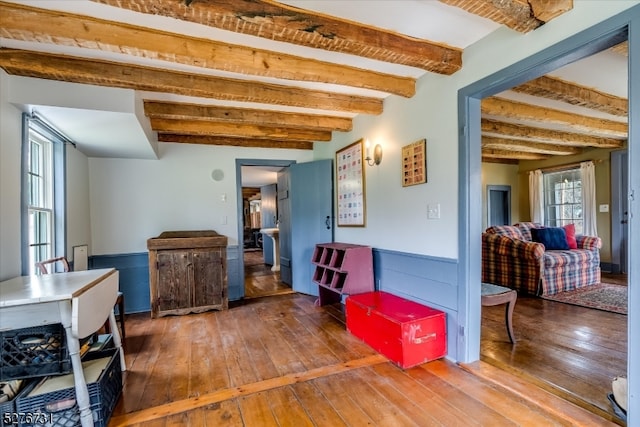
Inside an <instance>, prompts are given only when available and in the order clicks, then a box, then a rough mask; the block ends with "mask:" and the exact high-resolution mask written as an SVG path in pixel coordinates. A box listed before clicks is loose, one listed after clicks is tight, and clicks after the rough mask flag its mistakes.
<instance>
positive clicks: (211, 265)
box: [193, 249, 224, 307]
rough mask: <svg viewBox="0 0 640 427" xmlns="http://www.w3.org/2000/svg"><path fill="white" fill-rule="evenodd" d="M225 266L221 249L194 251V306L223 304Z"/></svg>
mask: <svg viewBox="0 0 640 427" xmlns="http://www.w3.org/2000/svg"><path fill="white" fill-rule="evenodd" d="M223 267H224V266H223V262H222V256H221V251H220V250H219V249H213V250H212V249H201V250H194V251H193V307H207V306H221V305H222V295H223V292H224V269H223Z"/></svg>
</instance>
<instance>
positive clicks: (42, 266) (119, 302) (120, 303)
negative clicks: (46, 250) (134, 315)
mask: <svg viewBox="0 0 640 427" xmlns="http://www.w3.org/2000/svg"><path fill="white" fill-rule="evenodd" d="M57 262H60V263H62V267H63V271H65V272H67V271H69V261H67V258H66V257H64V256H59V257H56V258H50V259H46V260H44V261H40V262H36V268H37V269H38V271H39V272H40V274H49V269H48V268H47V266H48V265H50V264H55V263H57ZM52 272H53V273H55V271H54V270H52ZM116 306H117V307H118V321H119V322H120V330H121V331H122V334H121V335H122V337H121V338H122V339H123V340H124V337H125V332H124V294H123V293H122V292H120V291H118V297H117V298H116ZM104 327H105V330H106V331H107V332H110V331H111V328H110V327H109V320H108V319H107V321H106V322H105V324H104Z"/></svg>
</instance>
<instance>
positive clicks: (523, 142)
mask: <svg viewBox="0 0 640 427" xmlns="http://www.w3.org/2000/svg"><path fill="white" fill-rule="evenodd" d="M625 40H626V30H620V31H619V32H618V33H616V34H613V35H612V36H611V37H610V39H608V40H604V39H603V40H599V45H600V46H602V47H601V48H600V49H603V48H604V50H600V51H596V50H595V49H593V48H591V49H589V48H588V47H585V48H583V49H582V50H583V51H585V52H586V51H588V50H591V52H589V54H588V55H584V56H583V57H582V59H580V60H576V58H577V56H578V55H577V54H575V52H574V55H573V57H572V58H571V59H569V58H567V59H566V60H564V61H562V60H556V61H555V64H556V67H555V68H552V65H551V62H553V61H549V63H548V64H545V65H544V66H539V65H538V66H537V67H531V68H530V69H528V71H527V72H528V75H530V80H529V81H525V82H524V83H522V82H518V81H517V80H518V79H520V77H517V78H516V77H514V76H512V75H510V76H505V78H504V79H503V80H504V81H507V80H509V79H511V80H510V81H512V83H511V84H512V85H513V84H514V83H516V86H515V87H513V88H508V87H505V88H502V87H500V85H495V84H494V85H493V86H491V84H489V87H490V88H488V87H487V86H485V87H484V88H479V92H477V94H480V93H482V95H481V96H479V97H478V98H477V99H478V101H479V106H480V108H478V110H479V111H477V112H473V113H470V117H472V119H471V120H476V119H477V120H478V121H479V122H480V123H479V124H480V126H478V128H476V129H474V130H472V131H471V134H472V135H473V136H472V137H471V138H470V140H471V141H476V140H477V141H481V146H480V147H479V148H480V149H479V150H478V153H482V158H481V159H476V160H480V161H481V165H480V163H479V166H480V169H481V171H482V175H483V184H484V185H485V186H486V188H487V196H486V199H485V200H484V206H483V207H484V209H483V210H482V211H478V213H473V214H471V215H481V214H480V212H482V213H483V214H482V215H483V218H482V221H477V223H478V224H483V226H485V227H487V226H489V225H500V224H501V223H516V222H527V221H530V220H531V218H530V213H529V197H528V193H529V187H528V186H527V182H528V172H529V171H531V170H534V169H543V170H544V169H545V168H546V169H548V170H552V169H554V168H555V169H559V168H566V167H568V165H572V164H576V163H577V164H579V162H582V161H587V160H592V161H593V162H594V163H596V164H597V167H598V168H600V171H601V173H600V176H602V177H603V178H602V179H601V181H603V182H597V183H596V189H597V191H600V193H599V194H596V198H597V200H598V203H600V204H601V206H605V207H604V208H602V207H600V209H599V210H598V215H599V217H598V218H599V219H602V221H601V222H600V223H599V224H598V236H599V237H601V239H603V240H604V239H606V240H605V242H606V247H604V248H602V249H601V250H600V256H601V257H602V256H603V255H605V256H606V257H607V258H610V257H609V251H610V250H611V248H610V246H611V245H610V238H609V237H610V234H611V232H612V231H613V232H614V233H615V230H616V224H617V223H619V222H620V218H617V217H614V216H613V215H609V213H608V212H609V204H611V205H613V206H618V205H621V204H620V203H619V200H618V197H620V195H623V194H624V190H621V191H619V192H617V194H609V189H610V182H609V176H618V175H619V174H620V172H619V171H618V170H617V169H616V166H615V162H614V161H613V160H612V159H616V156H619V155H620V153H621V152H623V151H624V150H626V148H627V140H626V138H621V142H620V144H619V145H618V146H615V147H612V146H607V145H604V144H602V146H599V145H597V144H593V145H587V144H584V146H575V147H570V146H569V144H568V143H567V141H564V145H562V144H560V143H556V144H552V145H553V146H550V145H549V141H548V140H544V139H542V138H541V139H540V140H532V138H529V136H530V135H531V134H535V133H536V132H538V131H539V133H540V134H544V136H545V137H547V138H548V137H549V135H554V136H558V137H562V136H563V135H571V134H570V132H572V130H571V129H570V128H569V129H565V128H562V127H561V126H559V125H558V123H552V121H551V120H547V121H546V122H542V121H535V120H534V119H533V118H528V122H526V121H518V120H517V118H516V117H515V114H514V117H510V118H508V119H504V118H503V117H500V116H498V115H496V114H494V115H490V114H487V111H489V110H490V108H489V107H490V105H491V104H490V103H491V102H494V103H496V102H511V103H514V105H520V104H516V103H517V102H524V100H526V101H527V102H529V103H532V104H534V103H535V102H539V108H541V109H546V114H547V117H551V116H552V114H553V113H554V112H555V111H561V110H563V109H567V107H566V105H567V104H571V102H569V101H567V100H566V99H561V98H560V97H559V96H555V97H553V96H552V95H553V94H550V95H549V94H547V99H545V100H538V99H537V98H534V97H533V95H531V93H530V92H531V91H527V90H526V88H527V87H529V86H531V85H532V84H531V82H532V81H535V82H534V85H535V84H536V83H539V82H540V79H539V78H538V77H539V76H540V74H543V73H547V74H544V79H546V80H547V81H553V82H555V84H556V85H563V86H570V87H575V88H582V87H596V86H598V85H596V82H597V80H595V79H593V78H591V77H592V76H593V73H591V71H592V70H591V69H592V65H591V64H593V63H594V62H595V61H604V60H607V61H609V62H608V67H607V70H608V74H607V78H606V79H605V80H604V82H603V84H602V85H600V86H598V88H599V90H600V91H601V92H603V93H606V94H608V95H602V97H601V98H602V99H599V101H600V103H603V104H604V103H605V102H604V101H603V100H605V99H609V98H616V99H625V98H627V97H628V94H627V81H628V76H627V69H628V64H627V61H628V59H627V57H628V54H627V44H626V42H625ZM558 66H560V67H558ZM617 70H619V73H617V74H614V73H616V72H617ZM507 72H510V71H505V73H507ZM519 75H520V76H522V75H525V73H520V74H519ZM614 76H615V77H614ZM590 79H591V80H590ZM523 80H526V79H523ZM605 83H606V84H605ZM481 84H482V82H479V83H478V87H479V86H480V85H481ZM527 85H529V86H527ZM504 86H507V84H506V83H505V84H504ZM617 89H619V90H617ZM548 92H551V91H548ZM537 94H539V93H537ZM549 97H551V98H552V99H551V98H549ZM503 100H507V101H503ZM485 101H487V105H485ZM596 104H598V103H596V102H594V103H593V105H588V106H582V108H583V109H584V111H583V114H584V115H585V116H588V117H595V118H598V119H601V120H603V121H604V120H608V121H611V122H616V123H620V124H621V125H623V126H624V127H625V128H626V125H627V121H628V114H616V115H614V114H613V113H607V112H603V111H602V110H604V107H601V108H600V111H588V108H587V107H591V109H592V110H596V109H597V108H596V107H597V105H596ZM623 104H625V105H626V102H623ZM594 105H596V106H595V107H594ZM610 110H611V108H610ZM475 114H478V116H475ZM559 114H560V113H558V115H559ZM522 115H523V116H524V114H522ZM559 121H560V120H556V122H559ZM503 122H504V123H503ZM501 127H502V128H508V129H512V128H513V129H515V130H514V133H513V135H511V136H510V137H509V138H505V137H504V136H501V135H498V136H497V135H495V132H496V129H499V128H501ZM516 132H519V133H516ZM603 132H604V131H603ZM627 132H628V131H627ZM525 133H526V137H525ZM594 136H595V137H598V138H601V139H602V141H605V140H607V138H611V136H610V135H606V134H602V135H598V133H597V132H595V131H592V132H591V134H589V135H588V136H586V137H584V138H583V139H584V141H586V140H587V139H588V138H593V137H594ZM548 139H549V138H548ZM599 141H600V140H598V141H597V142H599ZM498 142H499V143H501V144H503V146H504V147H507V148H503V149H497V148H496V147H495V145H496V144H497V143H498ZM567 148H570V149H571V150H573V151H572V152H570V153H569V154H564V155H559V154H558V153H554V152H552V151H551V149H553V150H560V149H562V150H566V149H567ZM541 149H544V150H547V152H540V153H538V151H541ZM471 152H473V151H471ZM625 162H626V160H618V163H619V164H620V165H622V164H623V163H625ZM499 164H500V165H501V166H497V165H499ZM496 171H497V172H496ZM507 173H509V174H510V175H509V177H507V178H505V176H506V175H507ZM605 178H606V179H605ZM622 180H624V179H622ZM506 185H512V186H515V188H514V189H515V190H516V191H515V194H516V196H515V197H516V199H515V200H514V201H513V203H511V206H510V209H511V212H508V214H510V216H511V218H510V219H509V220H505V218H504V216H505V215H503V214H504V213H505V212H504V211H503V209H502V208H505V207H506V206H508V204H507V203H504V202H503V198H502V195H504V194H502V195H499V196H498V197H496V199H497V201H496V203H495V204H496V206H495V207H497V208H498V209H497V212H499V214H500V215H497V216H496V218H492V214H493V213H494V212H495V211H496V209H490V207H491V206H490V204H491V203H493V202H494V201H493V200H492V198H493V194H492V193H491V191H492V190H495V189H500V188H503V189H504V188H505V186H506ZM612 193H614V192H613V191H612ZM512 194H513V192H512ZM545 194H546V193H545ZM619 211H620V212H621V213H622V214H624V213H625V212H626V209H625V208H624V207H621V208H620V209H619ZM605 213H606V215H604V214H605ZM485 215H486V216H485ZM494 223H496V224H494ZM547 225H548V224H547ZM483 230H484V228H483ZM478 231H480V230H478ZM477 234H478V233H477V232H475V233H473V232H472V233H471V236H474V235H475V236H477ZM619 234H621V233H619ZM474 238H475V237H474ZM619 240H620V241H623V239H619ZM623 250H624V249H623ZM483 252H484V248H483V251H481V252H479V253H475V254H472V256H473V257H481V256H482V253H483ZM607 261H608V259H607ZM612 261H613V259H612ZM480 264H481V265H482V261H481V262H480ZM600 265H602V266H603V277H602V281H603V282H605V281H606V282H612V281H614V280H616V279H620V280H616V282H619V283H618V284H625V285H626V282H627V279H626V276H620V275H613V274H611V273H610V272H608V271H607V269H606V268H604V267H606V263H601V264H600ZM614 276H615V277H614ZM504 310H505V306H504V305H503V306H496V307H482V308H481V313H482V315H481V319H482V322H481V323H482V326H481V339H480V359H481V360H482V361H484V362H487V363H490V364H493V365H495V366H498V367H500V368H502V369H504V370H507V371H509V372H513V373H517V374H518V375H520V376H521V377H523V378H524V379H526V380H527V381H530V382H533V383H534V384H537V385H539V386H540V387H542V388H544V389H546V390H548V391H550V392H552V393H554V394H557V395H559V396H561V397H563V398H564V399H566V400H568V401H571V402H573V403H575V404H577V405H578V406H581V407H583V408H585V409H588V410H590V411H592V412H594V413H596V414H598V415H600V416H602V417H603V418H605V419H608V420H611V421H614V422H616V421H618V418H617V416H616V415H615V413H614V409H613V408H612V405H611V403H610V402H609V400H608V398H607V394H608V393H609V392H610V391H611V380H612V378H614V377H616V376H619V375H626V374H627V363H628V342H627V328H628V327H629V325H628V323H627V322H628V320H627V316H626V315H623V314H618V313H614V312H610V311H606V310H598V309H593V308H586V307H585V306H580V305H576V304H566V303H560V302H555V301H553V300H550V299H548V298H543V297H537V296H532V295H527V294H519V295H518V300H517V303H516V305H515V311H514V317H513V328H514V332H515V339H516V343H515V344H512V343H511V342H510V341H509V339H508V336H507V333H506V328H505V311H504Z"/></svg>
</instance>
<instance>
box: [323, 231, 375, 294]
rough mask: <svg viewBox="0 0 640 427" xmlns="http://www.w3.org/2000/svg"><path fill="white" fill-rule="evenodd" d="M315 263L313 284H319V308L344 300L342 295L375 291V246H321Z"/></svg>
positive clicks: (337, 244)
mask: <svg viewBox="0 0 640 427" xmlns="http://www.w3.org/2000/svg"><path fill="white" fill-rule="evenodd" d="M311 262H312V263H313V264H314V265H315V266H316V267H315V272H314V274H313V281H314V282H315V283H316V284H317V285H318V300H317V301H316V304H317V305H320V306H322V305H327V304H333V303H336V302H341V301H342V295H353V294H362V293H365V292H373V290H374V284H373V253H372V250H371V247H369V246H362V245H354V244H350V243H338V242H334V243H320V244H317V245H316V247H315V250H314V252H313V257H312V259H311Z"/></svg>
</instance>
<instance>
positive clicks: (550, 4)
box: [440, 0, 573, 33]
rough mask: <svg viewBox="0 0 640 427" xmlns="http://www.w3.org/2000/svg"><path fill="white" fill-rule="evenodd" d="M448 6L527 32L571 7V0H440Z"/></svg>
mask: <svg viewBox="0 0 640 427" xmlns="http://www.w3.org/2000/svg"><path fill="white" fill-rule="evenodd" d="M440 1H441V2H442V3H445V4H448V5H449V6H455V7H458V8H460V9H464V10H466V11H467V12H469V13H473V14H475V15H478V16H481V17H483V18H488V19H491V20H492V21H494V22H497V23H498V24H503V25H506V26H507V27H509V28H511V29H513V30H516V31H520V32H522V33H527V32H529V31H531V30H535V29H536V28H538V27H540V26H541V25H543V24H544V23H545V22H549V21H550V20H552V19H553V18H555V17H557V16H560V15H562V14H563V13H565V12H568V11H569V10H571V9H573V0H553V1H550V0H528V1H524V0H500V1H492V0H440Z"/></svg>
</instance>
